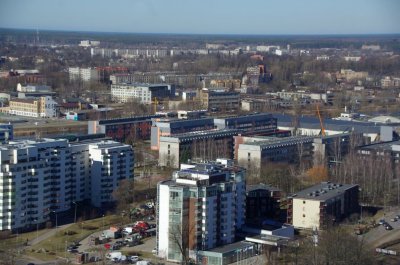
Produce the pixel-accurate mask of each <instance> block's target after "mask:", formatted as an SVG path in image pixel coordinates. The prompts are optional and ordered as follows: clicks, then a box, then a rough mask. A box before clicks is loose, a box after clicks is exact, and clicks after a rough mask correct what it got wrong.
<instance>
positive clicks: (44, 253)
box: [25, 215, 121, 260]
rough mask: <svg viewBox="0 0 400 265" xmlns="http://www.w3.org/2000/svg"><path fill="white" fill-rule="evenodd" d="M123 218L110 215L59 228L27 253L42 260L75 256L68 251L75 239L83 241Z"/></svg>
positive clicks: (26, 252) (28, 249)
mask: <svg viewBox="0 0 400 265" xmlns="http://www.w3.org/2000/svg"><path fill="white" fill-rule="evenodd" d="M120 221H121V218H120V217H119V216H116V215H110V216H105V217H104V226H103V218H97V219H93V220H87V221H83V222H79V223H76V224H73V225H71V226H70V227H68V228H65V229H60V228H58V231H57V233H56V234H55V235H54V236H52V237H50V238H48V239H46V240H43V241H42V242H40V243H38V244H37V245H34V246H32V247H29V248H27V250H26V251H25V254H26V255H28V256H32V257H35V258H37V259H40V260H53V259H54V258H55V257H57V256H60V257H68V258H70V259H71V258H74V257H75V255H74V254H70V253H69V252H66V247H68V246H69V245H70V244H71V243H72V242H74V241H81V240H83V239H84V238H86V237H88V236H89V235H91V234H93V233H94V232H97V231H100V230H103V228H104V229H106V228H108V227H109V226H110V225H113V224H117V223H119V222H120Z"/></svg>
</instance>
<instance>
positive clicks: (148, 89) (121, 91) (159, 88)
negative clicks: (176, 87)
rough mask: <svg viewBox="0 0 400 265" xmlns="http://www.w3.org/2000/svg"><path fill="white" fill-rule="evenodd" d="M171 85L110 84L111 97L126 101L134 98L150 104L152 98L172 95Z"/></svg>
mask: <svg viewBox="0 0 400 265" xmlns="http://www.w3.org/2000/svg"><path fill="white" fill-rule="evenodd" d="M174 94H175V92H174V91H173V86H171V85H165V84H112V85H111V99H112V100H113V101H115V102H121V103H126V102H129V101H132V100H134V99H137V100H139V102H140V103H144V104H151V103H152V102H153V100H154V98H157V99H163V98H168V97H170V96H171V95H174Z"/></svg>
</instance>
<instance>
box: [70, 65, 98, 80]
mask: <svg viewBox="0 0 400 265" xmlns="http://www.w3.org/2000/svg"><path fill="white" fill-rule="evenodd" d="M68 73H69V80H80V81H83V82H90V81H95V82H97V81H99V72H98V71H97V69H96V68H90V67H89V68H81V67H69V68H68Z"/></svg>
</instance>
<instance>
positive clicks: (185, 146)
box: [158, 129, 241, 168]
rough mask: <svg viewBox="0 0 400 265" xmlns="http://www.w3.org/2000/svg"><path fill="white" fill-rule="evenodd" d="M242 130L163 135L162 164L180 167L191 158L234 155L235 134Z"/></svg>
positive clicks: (230, 156)
mask: <svg viewBox="0 0 400 265" xmlns="http://www.w3.org/2000/svg"><path fill="white" fill-rule="evenodd" d="M239 133H241V131H240V130H231V129H223V130H216V129H213V130H208V131H194V132H188V133H182V134H176V135H173V136H161V137H160V147H159V150H158V153H159V158H158V159H159V160H158V164H159V165H160V166H170V167H173V168H178V167H179V164H180V163H186V162H187V161H188V160H189V159H199V160H203V161H205V160H214V159H216V158H218V157H226V158H232V157H233V149H234V140H233V136H235V135H238V134H239Z"/></svg>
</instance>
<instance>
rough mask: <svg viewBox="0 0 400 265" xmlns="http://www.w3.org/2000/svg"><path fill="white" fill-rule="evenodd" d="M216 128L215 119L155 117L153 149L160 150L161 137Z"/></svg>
mask: <svg viewBox="0 0 400 265" xmlns="http://www.w3.org/2000/svg"><path fill="white" fill-rule="evenodd" d="M211 129H215V126H214V119H212V118H204V119H189V120H180V119H174V120H171V119H153V125H152V127H151V149H152V150H159V148H160V137H161V136H171V135H175V134H181V133H187V132H194V131H203V130H205V131H206V130H211Z"/></svg>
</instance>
